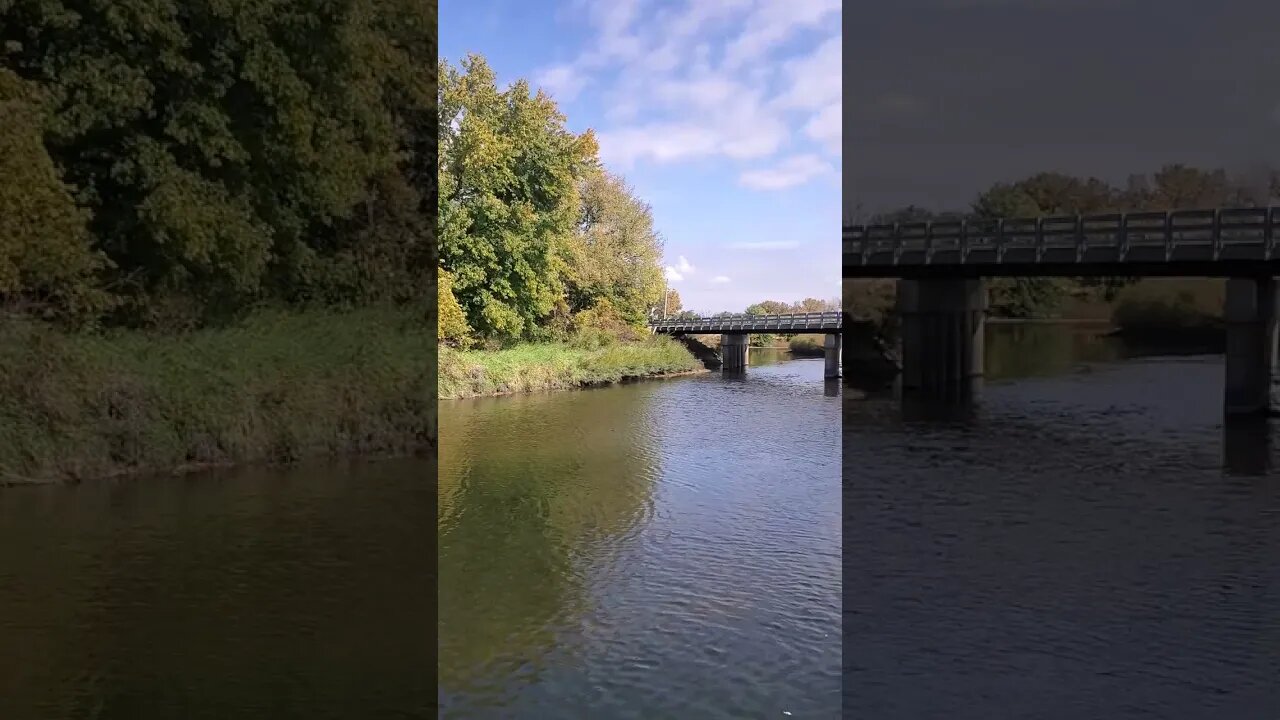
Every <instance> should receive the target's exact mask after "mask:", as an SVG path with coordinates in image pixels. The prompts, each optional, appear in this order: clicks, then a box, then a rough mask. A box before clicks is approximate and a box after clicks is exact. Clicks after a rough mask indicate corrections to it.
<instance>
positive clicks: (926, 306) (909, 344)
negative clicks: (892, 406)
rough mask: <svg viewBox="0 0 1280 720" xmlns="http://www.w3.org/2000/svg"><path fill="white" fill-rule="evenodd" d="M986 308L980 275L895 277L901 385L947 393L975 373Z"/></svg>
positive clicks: (969, 382) (959, 387) (963, 386)
mask: <svg viewBox="0 0 1280 720" xmlns="http://www.w3.org/2000/svg"><path fill="white" fill-rule="evenodd" d="M986 310H987V289H986V283H985V282H983V281H982V280H981V279H946V280H941V279H940V280H900V281H898V314H899V317H900V319H901V321H902V388H903V390H906V391H910V392H922V393H924V394H926V395H944V396H950V395H952V394H953V393H954V392H955V391H957V390H963V389H967V388H969V387H971V386H972V382H973V381H975V380H977V379H979V378H981V377H982V362H983V337H982V333H983V327H984V325H985V320H986Z"/></svg>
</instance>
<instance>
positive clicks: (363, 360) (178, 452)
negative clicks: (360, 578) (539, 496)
mask: <svg viewBox="0 0 1280 720" xmlns="http://www.w3.org/2000/svg"><path fill="white" fill-rule="evenodd" d="M435 344H436V339H435V329H434V328H429V327H427V324H426V323H425V322H424V321H423V317H422V313H420V312H414V311H408V310H397V309H369V310H361V311H356V312H348V313H319V312H316V313H301V314H300V313H283V312H280V313H275V312H272V313H262V314H259V315H256V316H254V317H253V318H251V319H249V320H247V321H245V322H243V323H240V324H238V325H235V326H233V327H228V328H223V329H216V330H202V331H197V332H192V333H183V334H164V335H162V334H156V333H147V332H139V331H116V332H110V333H104V334H73V333H66V332H62V331H59V330H56V329H54V328H51V327H49V326H47V325H44V324H42V323H38V322H30V321H18V320H9V321H4V322H0V483H5V484H21V483H31V482H50V481H68V480H80V479H86V478H98V477H111V476H118V475H124V474H135V473H151V472H160V473H164V472H173V471H178V470H183V469H189V468H201V467H211V466H221V465H231V464H239V463H249V462H289V461H293V460H297V459H301V458H303V457H308V456H320V455H342V454H356V453H359V454H376V453H402V452H408V451H411V450H413V449H416V448H419V447H422V446H424V445H426V444H428V443H429V442H431V441H432V438H434V437H435V399H436V398H435V392H436V387H435V384H434V381H433V378H432V377H431V375H432V367H431V363H430V362H429V360H428V359H429V358H430V357H431V356H432V353H434V352H435Z"/></svg>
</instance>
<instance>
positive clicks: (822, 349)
mask: <svg viewBox="0 0 1280 720" xmlns="http://www.w3.org/2000/svg"><path fill="white" fill-rule="evenodd" d="M787 347H788V348H790V350H791V353H792V354H793V355H803V356H811V357H817V356H821V355H825V354H826V352H827V346H826V337H825V336H823V335H796V336H794V337H792V338H791V340H790V341H789V342H788V343H787Z"/></svg>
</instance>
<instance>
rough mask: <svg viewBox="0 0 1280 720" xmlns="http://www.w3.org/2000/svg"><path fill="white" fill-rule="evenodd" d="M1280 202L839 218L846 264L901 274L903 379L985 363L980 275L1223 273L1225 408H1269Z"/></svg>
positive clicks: (859, 271) (953, 375)
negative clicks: (867, 221)
mask: <svg viewBox="0 0 1280 720" xmlns="http://www.w3.org/2000/svg"><path fill="white" fill-rule="evenodd" d="M1278 229H1280V207H1250V208H1217V209H1197V210H1176V211H1170V212H1130V213H1111V214H1105V215H1071V216H1051V217H1031V218H1003V219H992V220H972V219H970V220H955V221H945V222H938V221H934V222H913V223H894V224H882V225H857V226H846V227H844V228H843V237H842V246H843V249H842V255H843V258H842V263H841V264H842V275H843V277H844V278H846V279H851V278H895V279H898V280H899V282H898V301H897V312H898V315H899V317H900V320H901V329H902V333H901V334H902V369H903V387H904V389H906V390H925V391H929V392H950V391H952V390H954V389H955V388H956V387H957V386H959V385H963V384H966V383H968V382H970V381H972V380H973V379H976V378H979V377H981V375H982V330H983V323H984V317H985V311H986V303H987V294H986V288H985V284H984V281H983V279H984V278H987V277H1089V276H1093V277H1104V276H1118V277H1146V276H1166V277H1168V276H1182V277H1223V278H1227V293H1226V301H1225V303H1224V308H1223V310H1224V312H1223V316H1224V318H1225V320H1226V325H1227V362H1226V382H1225V388H1224V393H1223V395H1224V410H1225V412H1226V413H1227V414H1229V415H1234V414H1254V413H1262V412H1269V411H1270V409H1271V384H1272V377H1273V373H1274V371H1273V365H1274V361H1275V358H1276V338H1277V317H1278V315H1280V313H1277V291H1276V282H1275V277H1276V276H1277V275H1280V252H1277V248H1276V241H1277V237H1276V236H1277V230H1278Z"/></svg>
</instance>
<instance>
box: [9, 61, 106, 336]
mask: <svg viewBox="0 0 1280 720" xmlns="http://www.w3.org/2000/svg"><path fill="white" fill-rule="evenodd" d="M0 117H3V118H5V122H3V123H0V178H3V181H0V302H3V303H4V304H8V305H10V306H13V305H22V304H27V303H32V304H35V305H37V306H39V307H40V309H41V310H42V314H43V315H45V316H46V317H56V318H60V319H67V320H74V321H80V320H84V319H86V318H92V317H94V316H96V315H97V314H98V313H100V312H101V311H102V310H103V309H105V307H106V304H107V297H106V294H105V293H103V292H102V291H101V290H99V289H98V288H97V287H96V283H97V279H98V278H97V274H98V273H99V272H100V271H102V270H103V269H105V268H106V267H107V265H106V262H105V261H104V258H103V257H102V256H101V254H100V253H98V252H95V251H94V250H93V249H92V248H91V247H90V237H89V233H88V231H87V228H86V222H87V220H88V214H87V213H86V212H84V211H83V210H82V209H81V208H79V207H77V206H76V203H75V200H74V199H73V198H72V196H71V189H70V188H68V187H67V185H66V184H65V183H63V182H62V179H61V177H60V176H59V174H58V170H57V168H56V167H55V166H54V163H53V160H52V159H51V158H50V157H49V155H48V153H47V152H46V151H45V147H44V144H43V142H42V134H43V131H44V125H45V122H46V120H47V113H46V108H45V106H44V98H43V97H42V96H41V94H40V93H39V92H38V91H37V90H36V88H35V87H34V86H32V85H31V84H29V83H26V82H23V81H22V80H21V79H19V78H18V77H17V76H16V75H14V74H13V73H12V72H10V71H8V70H5V69H2V68H0Z"/></svg>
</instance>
